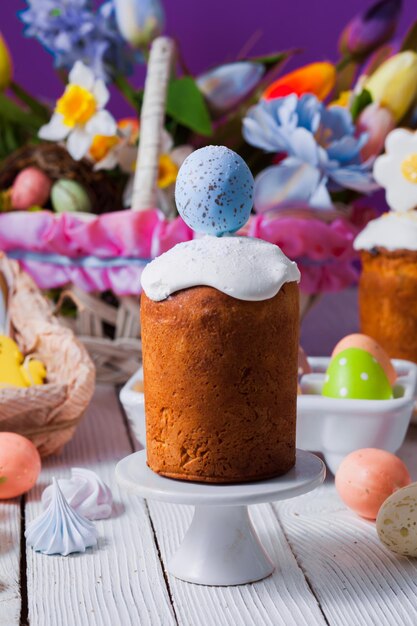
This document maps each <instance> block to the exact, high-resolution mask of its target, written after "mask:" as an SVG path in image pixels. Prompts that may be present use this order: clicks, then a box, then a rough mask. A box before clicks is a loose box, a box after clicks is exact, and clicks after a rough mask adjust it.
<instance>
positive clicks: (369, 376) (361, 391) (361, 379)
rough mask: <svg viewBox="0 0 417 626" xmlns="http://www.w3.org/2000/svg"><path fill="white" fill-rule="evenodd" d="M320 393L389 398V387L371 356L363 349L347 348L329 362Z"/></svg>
mask: <svg viewBox="0 0 417 626" xmlns="http://www.w3.org/2000/svg"><path fill="white" fill-rule="evenodd" d="M322 394H323V396H327V397H328V398H341V399H347V398H349V399H362V400H389V399H390V398H392V389H391V386H390V384H389V382H388V378H387V377H386V374H385V372H384V370H383V369H382V367H381V366H380V364H379V363H378V361H377V360H376V358H375V357H373V356H372V355H371V354H369V352H366V351H365V350H360V349H359V348H348V349H347V350H343V352H339V354H337V355H336V356H334V357H333V358H332V360H331V361H330V365H329V367H328V369H327V372H326V376H325V382H324V385H323V390H322Z"/></svg>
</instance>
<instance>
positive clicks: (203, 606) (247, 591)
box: [149, 501, 325, 626]
mask: <svg viewBox="0 0 417 626" xmlns="http://www.w3.org/2000/svg"><path fill="white" fill-rule="evenodd" d="M149 509H150V513H151V517H152V520H153V524H154V527H155V530H156V534H157V537H158V541H159V543H160V546H161V554H162V557H163V560H164V562H165V563H166V562H167V560H168V559H169V557H170V556H171V555H172V554H173V553H174V552H175V550H176V549H177V547H178V545H179V543H180V541H181V539H182V537H183V536H184V534H185V531H186V530H187V528H188V526H189V524H190V522H191V518H192V507H189V506H179V505H170V504H165V503H160V502H156V501H155V502H152V501H149ZM250 511H251V516H252V520H253V523H254V526H255V528H256V530H257V532H258V534H259V537H260V539H261V541H262V543H263V545H264V546H265V548H266V550H267V552H268V554H269V555H270V556H271V557H272V559H273V561H274V562H275V563H276V564H277V567H276V570H275V572H274V573H273V575H272V576H270V577H268V578H266V579H265V580H262V581H260V582H257V583H253V584H251V585H241V586H238V587H206V586H201V585H192V584H189V583H186V582H183V581H181V580H178V579H176V578H174V577H173V576H170V575H168V576H169V585H170V589H171V593H172V597H173V600H174V606H175V610H176V614H177V617H178V621H179V623H180V624H183V625H184V626H194V625H198V626H202V625H204V626H241V625H242V626H243V625H246V624H256V625H258V624H259V625H262V626H264V625H265V626H266V625H270V626H275V625H282V626H303V625H306V626H323V625H324V624H325V620H324V618H323V615H322V612H321V611H320V608H319V606H318V603H317V601H316V599H315V597H314V596H313V594H312V593H311V591H310V589H309V587H308V585H307V583H306V580H305V578H304V575H303V573H302V571H301V570H300V568H299V567H298V565H297V563H296V561H295V559H294V556H293V554H292V552H291V550H290V548H289V546H288V543H287V541H286V539H285V536H284V534H283V532H282V530H281V527H280V525H279V523H278V522H277V518H276V516H275V514H274V512H273V510H272V507H271V505H268V504H264V505H258V506H252V507H250Z"/></svg>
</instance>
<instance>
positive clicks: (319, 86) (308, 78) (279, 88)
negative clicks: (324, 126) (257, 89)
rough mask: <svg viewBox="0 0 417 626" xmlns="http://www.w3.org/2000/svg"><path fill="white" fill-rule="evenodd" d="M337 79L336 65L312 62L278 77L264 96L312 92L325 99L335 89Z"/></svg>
mask: <svg viewBox="0 0 417 626" xmlns="http://www.w3.org/2000/svg"><path fill="white" fill-rule="evenodd" d="M335 81H336V70H335V67H334V65H332V64H331V63H327V62H322V63H310V64H309V65H305V66H304V67H300V68H299V69H298V70H295V71H294V72H290V73H289V74H286V75H285V76H281V78H278V80H276V81H275V82H274V83H272V85H269V87H267V89H265V91H264V93H263V98H265V100H274V99H275V98H282V97H285V96H288V95H290V94H291V93H295V94H296V95H297V96H301V95H303V94H304V93H312V94H314V95H315V96H317V98H319V100H324V98H326V97H327V96H328V95H329V93H330V92H331V90H332V89H333V87H334V84H335Z"/></svg>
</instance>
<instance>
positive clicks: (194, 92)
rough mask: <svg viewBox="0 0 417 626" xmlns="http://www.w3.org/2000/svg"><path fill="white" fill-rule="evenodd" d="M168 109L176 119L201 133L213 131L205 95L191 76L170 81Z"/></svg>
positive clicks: (205, 133)
mask: <svg viewBox="0 0 417 626" xmlns="http://www.w3.org/2000/svg"><path fill="white" fill-rule="evenodd" d="M166 110H167V113H168V115H170V116H171V117H172V118H173V119H174V120H176V121H177V122H179V123H180V124H182V125H183V126H186V127H187V128H190V129H191V130H193V131H194V132H196V133H199V134H200V135H205V136H209V135H211V134H212V132H213V131H212V126H211V119H210V114H209V112H208V108H207V105H206V103H205V100H204V97H203V95H202V93H201V92H200V90H199V89H198V87H197V85H196V83H195V81H194V79H193V78H191V76H183V77H181V78H177V79H174V80H171V81H170V83H169V85H168V94H167V104H166Z"/></svg>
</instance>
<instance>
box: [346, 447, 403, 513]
mask: <svg viewBox="0 0 417 626" xmlns="http://www.w3.org/2000/svg"><path fill="white" fill-rule="evenodd" d="M410 482H411V478H410V475H409V473H408V470H407V467H406V466H405V464H404V463H403V462H402V461H401V459H399V458H398V457H397V456H395V454H392V453H391V452H387V451H386V450H378V449H377V448H363V449H362V450H355V452H351V453H350V454H349V455H348V456H347V457H345V458H344V459H343V461H342V463H341V464H340V466H339V469H338V470H337V472H336V477H335V484H336V489H337V492H338V494H339V496H340V497H341V499H342V500H343V502H344V503H345V504H346V506H348V507H349V508H350V509H352V510H353V511H355V513H357V514H358V515H360V516H361V517H365V518H366V519H371V520H374V519H376V516H377V515H378V511H379V509H380V508H381V506H382V504H383V503H384V502H385V500H386V499H387V498H388V497H389V496H390V495H391V494H392V493H394V491H396V490H397V489H401V487H405V486H406V485H408V484H409V483H410Z"/></svg>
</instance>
